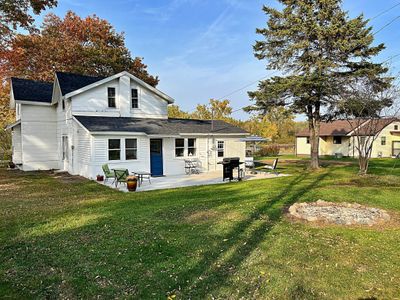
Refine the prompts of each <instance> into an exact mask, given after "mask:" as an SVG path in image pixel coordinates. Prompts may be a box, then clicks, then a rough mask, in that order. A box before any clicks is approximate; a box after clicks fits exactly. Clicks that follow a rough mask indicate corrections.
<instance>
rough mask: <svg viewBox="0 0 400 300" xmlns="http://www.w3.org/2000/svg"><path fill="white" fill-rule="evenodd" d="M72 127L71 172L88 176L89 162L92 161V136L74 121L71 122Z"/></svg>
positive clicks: (89, 171) (89, 170)
mask: <svg viewBox="0 0 400 300" xmlns="http://www.w3.org/2000/svg"><path fill="white" fill-rule="evenodd" d="M73 127H74V134H73V136H74V144H73V145H74V149H73V158H74V166H73V173H74V174H78V175H81V176H85V177H90V176H91V162H92V147H91V144H92V136H91V135H90V133H89V132H88V131H86V129H84V128H83V127H82V126H81V125H79V124H78V123H77V122H76V121H74V122H73Z"/></svg>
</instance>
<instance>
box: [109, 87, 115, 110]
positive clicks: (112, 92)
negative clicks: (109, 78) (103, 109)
mask: <svg viewBox="0 0 400 300" xmlns="http://www.w3.org/2000/svg"><path fill="white" fill-rule="evenodd" d="M107 96H108V107H110V108H115V107H116V105H115V88H114V87H109V88H107Z"/></svg>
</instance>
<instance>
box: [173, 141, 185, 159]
mask: <svg viewBox="0 0 400 300" xmlns="http://www.w3.org/2000/svg"><path fill="white" fill-rule="evenodd" d="M184 155H185V139H175V157H183V156H184Z"/></svg>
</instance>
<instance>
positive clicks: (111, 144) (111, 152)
mask: <svg viewBox="0 0 400 300" xmlns="http://www.w3.org/2000/svg"><path fill="white" fill-rule="evenodd" d="M120 159H121V140H120V139H109V140H108V160H120Z"/></svg>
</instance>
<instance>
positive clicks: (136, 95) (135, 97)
mask: <svg viewBox="0 0 400 300" xmlns="http://www.w3.org/2000/svg"><path fill="white" fill-rule="evenodd" d="M131 98H132V108H139V92H138V89H132V91H131Z"/></svg>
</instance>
